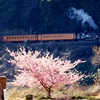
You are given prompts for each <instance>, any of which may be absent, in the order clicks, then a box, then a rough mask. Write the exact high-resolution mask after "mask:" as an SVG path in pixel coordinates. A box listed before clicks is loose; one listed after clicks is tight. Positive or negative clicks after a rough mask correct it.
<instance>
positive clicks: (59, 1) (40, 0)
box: [0, 0, 100, 34]
mask: <svg viewBox="0 0 100 100" xmlns="http://www.w3.org/2000/svg"><path fill="white" fill-rule="evenodd" d="M99 13H100V0H0V34H29V33H31V34H36V33H56V32H59V33H61V32H81V31H85V30H88V31H98V30H99V28H100V15H99Z"/></svg>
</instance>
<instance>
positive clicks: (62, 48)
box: [0, 41, 100, 81]
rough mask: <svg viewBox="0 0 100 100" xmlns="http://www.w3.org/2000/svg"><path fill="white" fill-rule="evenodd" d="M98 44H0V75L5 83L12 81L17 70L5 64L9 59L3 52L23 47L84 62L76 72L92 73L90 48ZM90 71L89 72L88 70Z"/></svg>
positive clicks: (81, 42) (82, 42)
mask: <svg viewBox="0 0 100 100" xmlns="http://www.w3.org/2000/svg"><path fill="white" fill-rule="evenodd" d="M97 44H100V42H93V41H87V42H84V41H78V42H75V41H74V42H48V43H42V42H41V43H30V42H29V43H1V45H0V50H1V52H0V56H2V55H4V58H3V59H1V61H0V62H1V65H2V67H1V68H0V71H1V73H0V75H5V76H6V77H7V81H12V79H14V76H13V75H14V74H16V72H17V69H16V68H15V65H11V64H10V63H8V62H7V60H9V59H10V58H11V57H10V56H9V54H8V52H6V51H5V48H6V47H7V48H9V49H10V50H14V51H16V50H17V49H19V47H20V46H24V47H25V48H26V51H28V49H29V48H31V49H32V50H33V51H35V50H39V51H41V54H43V52H46V51H49V52H50V53H51V54H53V55H54V57H57V56H59V57H63V56H67V59H69V60H71V61H75V60H78V59H81V60H86V61H87V62H86V64H87V66H86V65H81V67H77V69H78V70H80V71H82V72H85V71H87V74H88V73H91V70H92V71H93V68H92V67H91V66H90V65H91V64H90V60H91V57H92V55H93V54H92V48H93V46H94V45H97ZM90 69H91V70H90Z"/></svg>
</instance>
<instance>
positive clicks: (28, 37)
mask: <svg viewBox="0 0 100 100" xmlns="http://www.w3.org/2000/svg"><path fill="white" fill-rule="evenodd" d="M1 40H2V41H3V42H23V41H27V40H30V41H36V40H37V38H36V36H35V35H8V36H2V38H1Z"/></svg>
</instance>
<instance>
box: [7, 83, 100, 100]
mask: <svg viewBox="0 0 100 100" xmlns="http://www.w3.org/2000/svg"><path fill="white" fill-rule="evenodd" d="M98 89H100V85H93V86H90V87H83V86H82V87H80V86H79V85H78V84H73V85H71V86H70V87H64V88H62V89H60V90H56V89H53V90H52V93H51V95H52V97H53V98H65V97H69V96H86V95H87V94H92V93H93V92H96V91H97V90H98ZM27 94H33V95H34V100H39V98H40V97H46V91H45V90H44V89H39V88H25V87H20V88H17V87H10V88H8V89H7V100H25V96H26V95H27ZM99 95H100V94H99ZM97 97H98V96H97Z"/></svg>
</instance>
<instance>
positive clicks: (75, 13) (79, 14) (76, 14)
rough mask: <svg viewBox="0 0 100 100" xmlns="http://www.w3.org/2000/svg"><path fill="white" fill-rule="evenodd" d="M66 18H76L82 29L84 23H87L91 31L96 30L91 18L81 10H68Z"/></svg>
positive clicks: (96, 27)
mask: <svg viewBox="0 0 100 100" xmlns="http://www.w3.org/2000/svg"><path fill="white" fill-rule="evenodd" d="M68 17H69V18H71V19H74V18H76V19H77V21H81V22H82V26H83V27H84V25H85V22H87V23H88V24H89V25H90V27H92V28H93V29H95V30H97V29H98V26H97V25H96V24H95V22H94V20H93V19H92V17H91V16H89V15H88V14H87V13H85V12H84V10H83V9H80V10H76V9H75V8H74V7H71V8H69V10H68Z"/></svg>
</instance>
